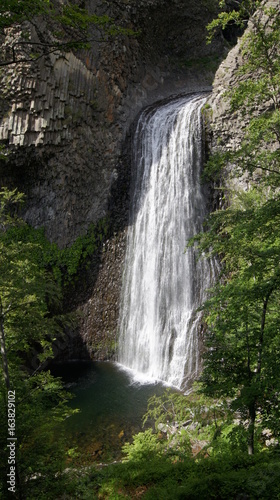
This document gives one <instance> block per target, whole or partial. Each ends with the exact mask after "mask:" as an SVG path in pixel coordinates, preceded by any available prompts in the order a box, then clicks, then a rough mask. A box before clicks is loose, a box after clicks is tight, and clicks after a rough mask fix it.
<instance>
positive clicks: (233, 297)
mask: <svg viewBox="0 0 280 500" xmlns="http://www.w3.org/2000/svg"><path fill="white" fill-rule="evenodd" d="M256 9H257V10H256ZM246 12H247V13H249V14H251V18H250V23H249V24H248V30H247V31H246V32H245V35H244V37H243V40H242V44H241V51H242V55H243V61H244V63H243V64H242V66H241V68H240V70H239V75H240V80H239V82H238V83H237V84H236V86H235V87H234V88H232V89H230V90H229V91H227V92H225V94H224V99H226V100H228V101H229V102H230V106H231V110H232V112H236V113H238V114H239V116H242V114H244V115H246V118H247V119H248V118H249V124H248V126H247V127H246V128H244V130H243V140H242V142H241V144H240V145H239V147H237V148H236V149H235V150H234V151H223V150H222V149H221V150H218V151H216V153H215V154H214V155H213V156H212V158H210V160H209V162H208V165H207V166H206V173H205V175H206V176H208V179H211V178H213V175H215V176H216V178H217V174H218V176H221V171H223V174H224V176H225V168H226V167H227V168H228V167H229V166H230V169H229V170H230V173H229V175H228V177H232V178H243V179H244V178H245V179H246V180H247V183H249V188H248V190H247V191H239V190H238V189H237V188H233V189H232V190H231V191H229V190H228V188H227V187H224V188H223V189H224V191H225V193H226V196H225V199H224V208H223V209H221V210H218V211H216V212H214V213H213V214H211V216H210V218H209V219H208V221H207V228H206V231H205V232H204V233H203V234H201V235H199V236H198V237H197V238H194V240H193V241H192V243H191V244H193V242H194V241H198V242H199V247H200V251H201V252H202V253H203V252H204V253H206V254H207V255H208V256H209V255H210V256H213V255H215V256H218V257H219V261H220V264H221V269H220V275H219V278H218V282H217V284H216V286H215V287H214V289H213V290H212V292H211V294H210V296H209V299H208V300H207V301H206V302H205V304H204V305H203V307H202V309H203V310H204V312H205V321H206V324H207V333H206V335H205V347H206V352H205V360H204V369H203V373H202V376H201V380H202V382H203V391H204V392H205V393H206V394H207V395H212V396H216V397H217V396H224V397H227V398H230V400H231V404H230V408H231V411H232V412H237V413H236V415H238V418H239V420H240V422H241V423H242V425H243V427H244V429H245V430H246V433H247V440H248V451H249V453H253V451H254V443H255V439H254V438H255V429H256V422H258V425H259V426H260V427H262V428H265V427H268V428H269V429H271V430H272V431H273V433H274V435H275V436H279V434H280V427H279V403H280V401H279V394H280V386H279V375H280V363H279V359H280V358H279V352H280V332H279V324H280V317H279V298H280V266H279V262H280V261H279V257H280V235H279V228H280V198H279V184H280V154H279V131H280V115H279V103H280V88H279V82H280V52H279V42H280V15H279V14H280V13H279V6H277V5H275V4H274V5H272V4H271V3H270V2H255V1H251V0H248V1H247V0H245V1H243V2H239V10H237V11H235V13H233V12H227V11H224V12H223V13H221V14H220V15H219V17H218V18H217V19H216V20H215V21H214V22H213V23H211V25H210V32H211V33H212V32H213V29H217V27H225V25H226V24H227V23H230V22H233V21H234V22H237V23H239V22H242V23H243V22H244V20H245V18H246V16H245V14H246ZM252 14H253V15H252ZM235 185H236V183H235ZM223 189H222V190H223Z"/></svg>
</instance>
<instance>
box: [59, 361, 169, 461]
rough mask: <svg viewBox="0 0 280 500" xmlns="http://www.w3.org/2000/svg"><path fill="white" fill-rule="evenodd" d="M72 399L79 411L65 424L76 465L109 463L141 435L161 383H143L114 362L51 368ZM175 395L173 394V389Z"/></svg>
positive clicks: (69, 364)
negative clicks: (153, 397)
mask: <svg viewBox="0 0 280 500" xmlns="http://www.w3.org/2000/svg"><path fill="white" fill-rule="evenodd" d="M51 372H52V374H53V375H54V376H57V377H61V378H62V380H63V382H64V385H65V387H66V389H67V390H68V392H70V393H71V394H72V395H73V396H74V397H73V399H72V400H71V401H70V406H71V407H72V408H79V409H80V412H79V413H77V414H75V415H73V416H71V417H69V418H68V419H67V420H66V421H65V422H64V423H63V424H62V425H63V430H64V431H65V433H66V436H67V444H68V446H69V447H70V448H74V447H76V448H77V451H78V453H79V458H78V459H77V460H75V463H76V462H78V463H79V464H83V465H84V464H89V463H92V462H98V463H99V462H109V461H113V460H118V459H120V458H121V448H122V446H123V444H124V443H125V442H127V441H131V438H132V436H133V435H134V434H136V433H138V432H141V431H143V426H142V417H143V415H144V413H145V412H146V410H147V403H148V399H149V398H150V397H151V396H153V395H161V394H163V392H164V390H165V389H166V386H164V385H163V384H162V383H160V382H158V383H139V382H136V381H135V380H134V379H133V375H132V374H131V373H130V372H129V371H128V370H125V369H124V368H123V367H121V366H119V365H117V364H116V363H113V362H109V361H105V362H101V361H96V362H90V361H89V362H85V361H69V362H65V363H59V364H56V365H54V366H53V367H52V369H51ZM174 390H175V389H174Z"/></svg>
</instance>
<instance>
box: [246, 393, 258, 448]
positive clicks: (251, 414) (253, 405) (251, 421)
mask: <svg viewBox="0 0 280 500" xmlns="http://www.w3.org/2000/svg"><path fill="white" fill-rule="evenodd" d="M255 420H256V400H255V399H254V401H252V403H251V404H250V406H249V427H248V455H253V454H254V451H255V445H254V440H255Z"/></svg>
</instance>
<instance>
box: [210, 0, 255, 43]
mask: <svg viewBox="0 0 280 500" xmlns="http://www.w3.org/2000/svg"><path fill="white" fill-rule="evenodd" d="M236 4H237V5H236V7H237V8H236V9H232V8H229V7H228V6H227V2H226V0H220V1H219V7H220V10H221V12H220V13H219V14H218V16H217V17H216V18H215V19H213V21H212V22H211V23H209V25H208V26H207V30H208V33H209V35H208V43H211V41H212V39H213V37H214V35H215V33H216V32H217V31H219V30H221V29H222V30H224V29H225V28H226V27H227V26H228V25H231V24H235V25H237V26H239V27H241V28H244V27H246V25H247V23H248V20H249V19H250V18H251V17H252V16H253V14H254V13H255V12H256V10H257V9H258V8H259V7H260V6H261V4H262V1H261V0H241V1H240V2H239V1H238V2H236Z"/></svg>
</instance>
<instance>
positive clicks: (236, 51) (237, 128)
mask: <svg viewBox="0 0 280 500" xmlns="http://www.w3.org/2000/svg"><path fill="white" fill-rule="evenodd" d="M266 7H274V8H278V9H279V2H278V1H276V0H267V2H266ZM255 15H256V16H257V17H258V18H259V19H260V21H261V22H263V23H265V21H266V19H267V17H266V15H265V13H264V12H263V11H257V12H256V14H255ZM251 29H253V23H252V20H250V21H249V23H248V27H247V30H246V31H245V33H244V35H243V36H242V37H240V38H239V39H238V41H237V44H236V45H235V46H234V47H233V48H232V49H231V50H230V52H229V53H228V55H227V57H226V58H225V59H224V61H223V62H222V63H221V64H220V66H219V68H218V70H217V72H216V74H215V78H214V81H213V90H212V94H211V96H210V98H209V100H208V104H209V106H210V108H211V113H210V114H209V119H210V123H209V125H210V126H209V132H210V135H211V137H210V138H209V140H210V142H211V148H212V150H213V151H215V150H217V149H222V150H236V149H237V148H238V147H239V146H240V143H241V141H242V139H243V138H244V131H245V129H246V127H247V126H248V124H249V120H250V116H249V114H246V113H245V114H244V113H242V112H241V111H239V110H237V111H235V112H234V113H233V112H232V110H231V109H230V103H229V98H227V97H226V96H225V92H227V91H229V90H231V89H232V88H234V87H236V86H237V85H238V83H239V82H241V81H242V80H246V78H252V79H257V78H258V75H257V74H255V73H252V74H247V75H243V74H242V73H241V72H240V68H241V66H242V65H243V64H244V62H245V60H244V54H243V49H244V47H243V43H244V38H245V37H246V34H247V32H248V30H251ZM271 104H272V103H271V101H270V102H266V103H265V102H264V103H261V104H259V105H258V106H256V107H255V109H254V113H255V114H256V115H258V114H260V113H263V112H265V111H267V110H268V109H270V108H271ZM270 146H271V147H272V145H270ZM229 172H230V165H229V166H228V168H225V170H224V172H223V175H224V179H223V183H224V184H223V185H226V184H227V185H229V186H231V185H233V184H234V185H235V186H237V185H238V187H240V188H241V189H246V188H247V187H248V186H247V179H246V176H243V177H242V178H239V179H230V176H229V175H228V174H229Z"/></svg>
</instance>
